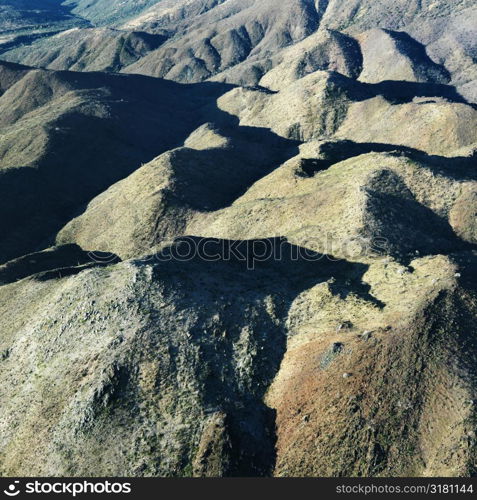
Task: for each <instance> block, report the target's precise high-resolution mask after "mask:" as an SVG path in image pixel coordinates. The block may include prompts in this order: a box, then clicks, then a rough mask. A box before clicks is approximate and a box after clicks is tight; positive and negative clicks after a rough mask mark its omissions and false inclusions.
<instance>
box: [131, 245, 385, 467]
mask: <svg viewBox="0 0 477 500" xmlns="http://www.w3.org/2000/svg"><path fill="white" fill-rule="evenodd" d="M137 262H138V263H140V262H141V261H137ZM151 263H155V265H154V277H157V279H158V280H160V281H161V282H164V283H167V290H170V291H171V293H173V294H174V297H175V301H176V303H178V304H180V303H181V301H182V300H185V301H186V303H187V304H191V303H192V304H194V309H195V310H196V311H198V316H197V318H196V320H195V324H196V327H194V328H193V329H192V331H191V336H190V342H191V343H193V344H195V345H197V346H199V348H200V359H199V360H198V363H199V364H200V366H201V367H202V369H201V371H202V372H203V373H204V376H203V379H201V398H202V401H203V406H204V411H205V414H206V418H207V419H208V418H209V417H210V418H213V419H216V420H217V419H218V420H220V422H221V423H220V426H221V428H220V432H216V433H214V436H215V437H211V436H209V437H208V438H207V439H209V441H210V442H208V443H207V449H209V450H217V449H219V450H221V456H219V457H217V456H212V457H210V456H209V457H208V456H204V457H201V458H202V460H203V462H204V463H203V467H204V468H207V463H208V461H215V462H217V460H220V461H221V463H222V465H223V474H224V475H226V476H269V475H270V474H271V473H272V471H273V469H274V465H275V458H276V455H275V453H276V451H275V444H276V434H275V412H274V410H272V409H270V408H268V407H267V406H266V405H265V404H264V402H263V401H264V396H265V394H266V392H267V390H268V388H269V386H270V384H271V383H272V381H273V380H274V378H275V375H276V373H277V372H278V370H279V368H280V364H281V362H282V359H283V356H284V353H285V350H286V342H287V335H288V334H290V332H289V331H288V330H287V329H286V326H285V325H286V319H287V316H288V313H289V309H290V306H291V304H292V303H293V301H294V300H295V299H296V297H297V296H298V295H299V294H300V293H302V292H303V291H305V290H308V289H309V288H310V287H313V286H315V285H317V284H318V283H323V282H333V283H334V287H335V288H333V290H336V293H337V295H338V294H339V295H340V296H341V294H342V292H343V290H345V289H348V290H350V292H351V291H352V292H354V293H355V294H357V295H359V296H360V297H362V298H363V299H364V300H368V301H369V300H371V297H370V296H369V293H368V292H367V291H365V290H364V289H363V286H362V284H361V282H362V279H363V275H364V273H365V272H366V271H367V269H368V266H366V265H364V264H351V263H348V262H345V261H335V260H332V259H330V258H329V257H328V256H326V255H321V254H317V253H315V252H313V251H311V250H309V249H306V248H301V247H298V246H295V245H291V244H289V243H288V242H287V241H286V240H285V239H283V238H273V239H264V240H251V241H230V240H218V239H210V238H200V237H184V238H178V239H177V240H176V241H175V243H174V244H172V245H171V246H170V247H168V248H166V249H165V250H164V251H162V252H161V253H160V254H158V255H155V256H151V257H149V258H148V259H147V260H146V264H148V265H150V264H151ZM153 279H154V278H153ZM333 293H334V292H333ZM181 297H183V299H182V298H181ZM372 302H373V303H375V302H374V301H372ZM259 304H262V305H263V307H255V310H256V311H257V312H256V314H255V316H254V317H253V319H250V318H249V319H247V316H248V315H249V310H250V307H251V306H252V305H255V306H257V305H259ZM264 304H268V306H267V307H266V306H265V305H264ZM187 307H189V306H187ZM201 311H205V312H204V313H202V312H201ZM210 314H214V317H215V316H216V317H218V318H220V319H217V320H214V322H213V323H210V324H209V326H206V324H207V318H210ZM203 315H204V316H203ZM277 320H278V321H277ZM291 333H293V332H291ZM245 345H246V346H247V347H244V346H245ZM242 348H244V349H245V351H244V352H242V351H241V349H242ZM171 349H172V351H171V354H172V356H173V358H174V359H177V363H179V362H180V359H181V351H180V346H177V347H171ZM182 355H183V353H182ZM218 416H220V418H218ZM217 440H221V443H219V444H221V446H219V445H218V443H217V442H216V441H217Z"/></svg>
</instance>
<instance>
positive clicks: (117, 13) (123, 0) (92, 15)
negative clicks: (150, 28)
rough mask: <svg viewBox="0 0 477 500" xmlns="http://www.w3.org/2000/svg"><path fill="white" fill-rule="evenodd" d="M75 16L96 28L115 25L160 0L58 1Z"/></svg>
mask: <svg viewBox="0 0 477 500" xmlns="http://www.w3.org/2000/svg"><path fill="white" fill-rule="evenodd" d="M60 1H61V2H62V5H63V6H64V7H69V8H71V10H72V12H73V13H74V14H76V15H77V16H80V17H82V18H84V19H88V20H89V21H91V23H92V24H94V25H96V26H103V25H116V24H118V23H120V22H124V21H125V20H127V19H129V18H131V17H134V16H137V15H139V14H141V13H142V12H143V11H144V10H145V9H147V8H148V7H151V6H152V5H155V4H157V3H159V2H161V1H162V0H60Z"/></svg>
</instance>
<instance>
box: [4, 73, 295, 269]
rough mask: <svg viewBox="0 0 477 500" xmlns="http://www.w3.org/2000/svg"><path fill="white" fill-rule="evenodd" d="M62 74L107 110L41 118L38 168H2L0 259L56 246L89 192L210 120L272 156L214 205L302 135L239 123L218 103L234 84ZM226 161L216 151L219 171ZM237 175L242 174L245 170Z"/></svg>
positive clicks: (284, 154)
mask: <svg viewBox="0 0 477 500" xmlns="http://www.w3.org/2000/svg"><path fill="white" fill-rule="evenodd" d="M57 74H58V75H59V77H60V78H62V79H64V80H65V81H66V82H68V84H69V85H72V86H73V88H75V89H78V90H79V91H81V92H82V93H83V95H84V94H86V95H87V96H88V97H87V101H88V102H91V106H92V109H93V110H94V106H95V103H96V102H99V103H104V104H105V105H106V106H107V107H108V109H109V112H108V114H107V115H104V114H102V115H101V116H95V114H94V112H93V113H91V112H90V109H88V108H87V107H86V112H83V111H82V108H79V109H73V110H71V111H69V112H68V113H66V114H63V115H62V116H61V117H60V118H59V119H58V120H57V121H56V122H55V123H50V124H48V125H45V126H44V128H45V131H46V133H47V135H48V138H49V142H48V146H47V150H46V151H45V152H44V154H43V155H42V157H41V158H40V160H39V161H38V162H37V163H36V165H35V169H34V170H33V169H30V168H17V169H14V170H10V171H0V208H1V213H2V218H1V219H0V232H1V234H2V245H1V246H0V263H2V262H6V261H8V260H11V259H13V258H15V257H18V256H20V255H24V254H28V253H32V252H35V251H38V250H41V249H42V248H46V247H48V246H52V245H53V244H54V239H55V235H56V233H57V232H58V231H59V230H60V229H61V228H62V227H63V226H64V225H65V224H66V223H67V222H68V221H69V220H71V218H73V217H75V216H78V215H79V214H81V213H82V212H83V211H84V210H85V208H86V204H87V203H88V202H89V201H90V200H92V199H93V198H94V197H96V196H97V195H99V194H100V193H102V192H103V191H105V190H106V189H107V188H108V187H110V186H111V185H112V184H114V183H116V182H118V181H119V180H121V179H123V178H125V177H127V176H128V175H130V174H131V173H132V172H134V171H135V170H136V169H137V168H139V167H140V166H141V165H143V164H144V163H147V162H149V161H150V160H152V159H154V158H155V157H156V156H158V155H160V154H161V153H163V152H165V151H168V150H171V149H173V148H175V147H178V146H181V145H182V144H183V142H184V140H185V139H186V138H187V137H188V136H189V135H190V134H191V133H192V132H193V131H194V130H196V129H197V128H198V127H199V126H200V125H202V124H204V123H206V122H214V123H218V124H219V125H220V126H221V127H223V128H224V129H226V130H227V131H228V133H230V134H231V135H232V136H240V137H241V138H242V143H243V142H244V141H246V140H248V139H250V140H251V141H252V142H254V143H255V144H256V145H257V144H258V143H259V147H260V148H261V151H262V155H263V156H264V157H265V156H266V157H267V160H266V161H265V160H264V161H263V162H261V164H260V165H261V166H260V168H257V170H256V171H255V172H253V173H252V172H250V173H249V175H248V177H247V173H246V172H245V173H244V175H243V179H245V183H242V184H241V185H240V186H238V188H237V189H236V191H234V192H232V191H233V190H232V189H231V188H230V190H229V191H227V195H226V196H225V195H224V196H222V195H221V194H220V192H217V199H216V200H215V201H214V200H212V207H214V206H219V205H220V204H221V203H225V201H226V199H227V196H234V193H235V194H236V193H240V192H241V191H243V190H244V189H245V188H246V184H247V183H251V182H253V181H254V180H256V179H258V178H259V177H260V176H261V175H266V174H267V173H269V172H270V171H271V170H272V169H273V168H275V167H277V166H278V165H280V164H281V163H282V162H283V161H285V160H286V159H288V158H290V157H292V156H295V155H296V154H297V152H298V147H297V146H298V143H297V142H295V141H291V140H287V139H283V138H281V137H279V136H277V135H276V134H274V133H273V132H271V131H270V130H269V129H257V128H252V127H241V126H240V124H239V120H238V118H236V117H233V116H231V115H229V114H227V113H224V112H223V111H221V110H220V109H218V107H217V104H216V101H217V99H218V97H220V96H221V95H223V94H224V93H226V92H228V91H229V90H230V89H231V88H233V86H231V85H227V84H221V83H212V82H210V83H209V82H207V83H201V84H192V85H182V84H178V83H175V82H172V81H164V80H160V79H156V78H150V77H144V76H137V75H111V74H103V73H73V72H57ZM89 96H90V97H89ZM256 147H258V146H256ZM245 153H246V151H245V150H242V154H243V155H245ZM243 165H244V168H245V167H246V159H245V158H244V162H243ZM221 167H222V165H221V162H220V160H219V159H217V165H216V168H217V171H218V170H219V169H220V168H221ZM235 176H236V178H239V177H240V172H238V171H237V172H236V173H235Z"/></svg>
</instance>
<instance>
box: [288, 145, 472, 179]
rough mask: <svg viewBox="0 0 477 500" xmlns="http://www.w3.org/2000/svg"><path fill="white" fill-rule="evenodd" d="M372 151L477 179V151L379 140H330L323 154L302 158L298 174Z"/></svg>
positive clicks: (311, 173) (451, 175)
mask: <svg viewBox="0 0 477 500" xmlns="http://www.w3.org/2000/svg"><path fill="white" fill-rule="evenodd" d="M368 153H390V154H393V155H396V156H403V157H408V158H410V159H412V160H414V161H417V162H422V163H424V164H425V166H426V167H427V168H429V169H431V170H432V171H433V172H435V173H436V174H440V175H443V176H445V177H449V178H451V179H455V180H461V181H465V180H477V170H476V167H477V152H474V153H473V154H471V155H469V156H456V157H447V156H439V155H430V154H428V153H426V152H424V151H422V150H419V149H414V148H409V147H407V146H400V145H396V144H383V143H377V142H353V141H349V140H344V141H330V142H326V143H324V144H322V145H321V146H320V156H321V157H320V158H304V159H302V160H301V164H300V167H299V170H298V171H297V175H299V176H301V177H314V176H315V175H316V174H317V173H319V172H321V171H324V170H327V169H328V168H330V167H332V166H333V165H335V164H336V163H340V162H342V161H345V160H348V159H350V158H354V157H356V156H360V155H364V154H368Z"/></svg>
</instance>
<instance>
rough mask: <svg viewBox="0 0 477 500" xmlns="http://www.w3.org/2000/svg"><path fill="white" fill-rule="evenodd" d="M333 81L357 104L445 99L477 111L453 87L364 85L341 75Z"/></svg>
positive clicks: (397, 83) (401, 83) (398, 82)
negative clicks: (375, 99)
mask: <svg viewBox="0 0 477 500" xmlns="http://www.w3.org/2000/svg"><path fill="white" fill-rule="evenodd" d="M332 81H334V82H335V83H336V84H337V85H339V87H341V88H342V89H343V90H344V91H345V93H346V95H347V96H348V98H349V99H351V100H352V101H356V102H360V101H365V100H367V99H371V98H373V97H377V96H382V97H384V99H386V100H387V101H388V102H390V103H392V104H405V103H408V102H412V101H413V100H414V99H415V98H428V101H427V102H433V101H435V100H442V99H444V100H447V101H449V102H454V103H461V104H467V105H468V106H471V107H472V108H474V109H477V105H475V104H472V103H469V102H468V101H467V100H466V99H464V97H462V96H461V95H460V94H459V92H458V91H457V89H456V88H455V87H454V86H452V85H446V84H441V83H425V82H408V81H401V80H387V81H382V82H379V83H364V82H359V81H357V80H353V79H351V78H348V77H346V76H344V75H341V74H340V73H332ZM422 104H424V102H422Z"/></svg>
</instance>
